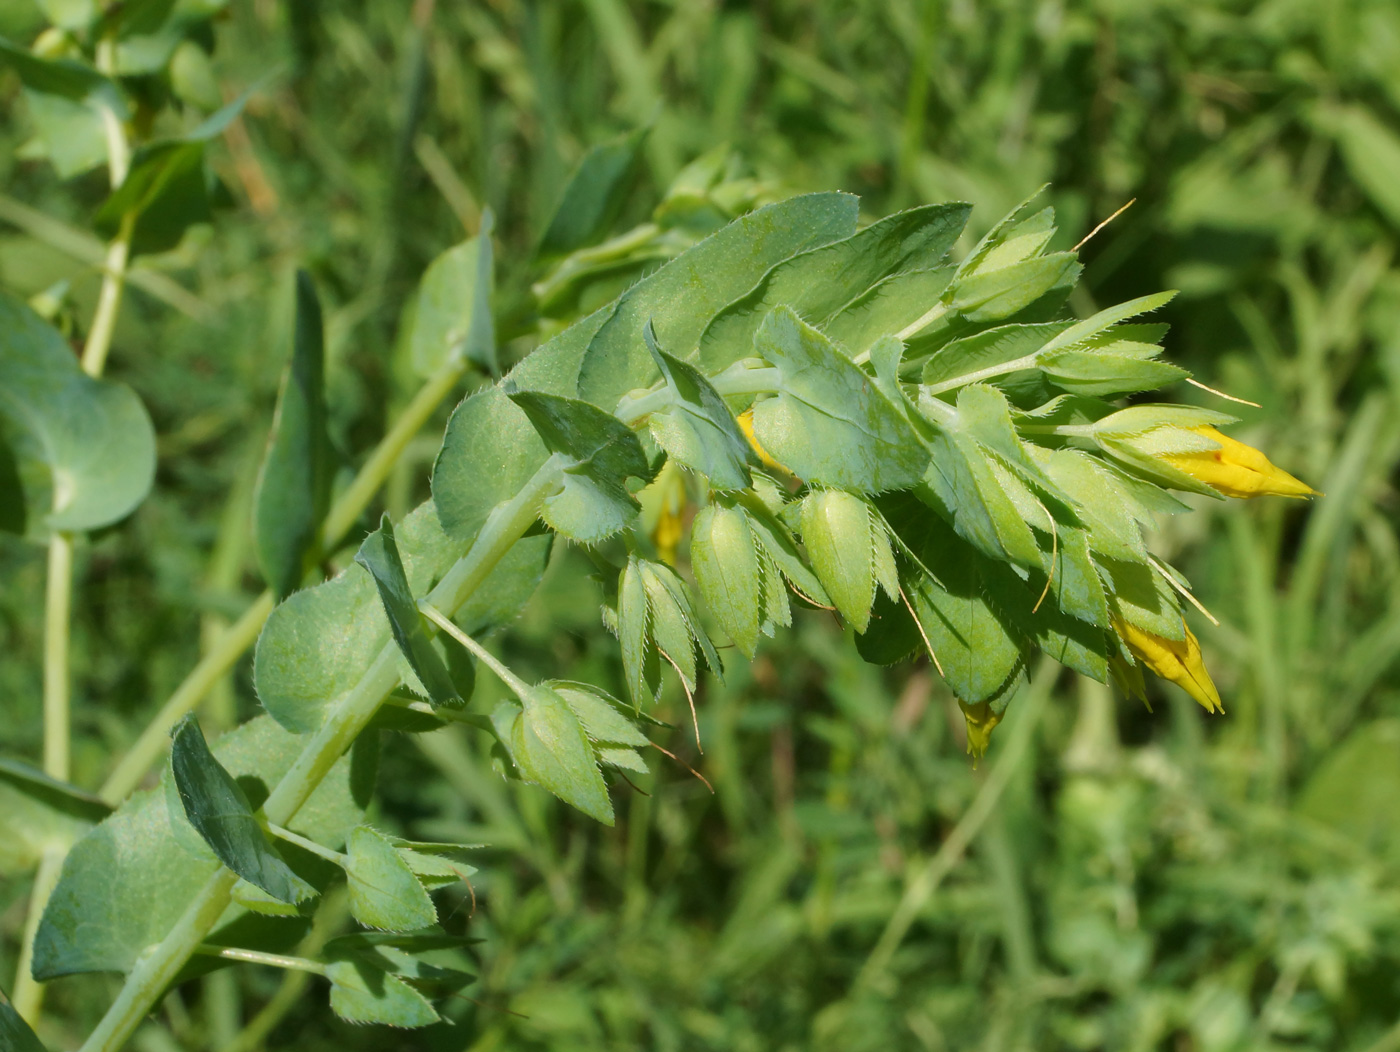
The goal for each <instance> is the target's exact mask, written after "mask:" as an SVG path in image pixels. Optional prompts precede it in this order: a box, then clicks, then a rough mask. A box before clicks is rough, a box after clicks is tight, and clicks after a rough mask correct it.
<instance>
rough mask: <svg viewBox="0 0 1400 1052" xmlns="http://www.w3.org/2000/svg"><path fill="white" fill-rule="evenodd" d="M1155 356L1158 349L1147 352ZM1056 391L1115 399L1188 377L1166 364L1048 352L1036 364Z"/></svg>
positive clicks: (1105, 355) (1118, 356)
mask: <svg viewBox="0 0 1400 1052" xmlns="http://www.w3.org/2000/svg"><path fill="white" fill-rule="evenodd" d="M1151 350H1152V352H1153V353H1155V352H1156V351H1157V350H1158V348H1155V347H1154V348H1151ZM1040 365H1041V368H1042V369H1043V370H1044V371H1045V375H1046V377H1048V378H1049V380H1050V382H1051V383H1053V384H1054V385H1055V386H1056V387H1058V388H1060V389H1061V390H1064V391H1069V392H1071V393H1073V394H1081V395H1097V396H1103V395H1116V394H1124V393H1126V392H1130V391H1151V390H1154V389H1155V388H1158V387H1165V386H1166V385H1167V384H1172V383H1176V382H1177V381H1178V380H1181V379H1183V378H1184V377H1187V376H1189V375H1190V373H1188V372H1187V371H1186V370H1185V369H1183V368H1181V367H1180V366H1177V365H1172V364H1170V363H1169V362H1158V361H1153V360H1152V359H1151V358H1148V357H1133V356H1130V355H1127V354H1123V353H1109V352H1104V351H1074V350H1067V351H1052V352H1050V353H1049V354H1046V355H1044V356H1043V357H1042V358H1041V361H1040Z"/></svg>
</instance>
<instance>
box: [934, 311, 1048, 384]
mask: <svg viewBox="0 0 1400 1052" xmlns="http://www.w3.org/2000/svg"><path fill="white" fill-rule="evenodd" d="M1067 328H1068V323H1067V322H1048V323H1041V324H1034V325H999V326H997V327H996V328H994V329H987V330H985V331H984V332H979V333H975V334H973V335H971V336H964V337H962V338H961V339H958V340H954V341H952V342H951V343H949V344H946V345H945V346H943V347H941V348H940V349H939V350H938V351H936V352H935V353H934V355H933V356H932V357H931V358H929V360H928V361H927V362H926V363H925V364H924V370H923V382H924V383H926V384H936V385H940V386H945V387H949V388H951V387H952V386H954V382H955V381H958V380H961V379H962V378H963V377H968V378H969V379H968V381H967V382H968V383H974V382H976V377H977V375H978V374H979V373H981V372H983V371H984V370H987V371H990V370H993V369H996V368H997V367H998V366H1004V365H1007V364H1009V363H1011V362H1016V361H1020V360H1021V359H1024V358H1029V357H1031V356H1032V355H1035V354H1037V353H1039V352H1040V350H1041V349H1042V348H1044V347H1045V346H1047V345H1048V344H1049V343H1050V341H1051V340H1053V339H1054V338H1055V337H1056V336H1058V335H1059V334H1060V333H1063V332H1065V331H1066V330H1067Z"/></svg>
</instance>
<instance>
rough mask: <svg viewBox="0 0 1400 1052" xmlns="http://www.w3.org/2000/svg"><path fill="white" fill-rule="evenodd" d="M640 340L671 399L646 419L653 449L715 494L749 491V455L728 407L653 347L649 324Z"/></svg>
mask: <svg viewBox="0 0 1400 1052" xmlns="http://www.w3.org/2000/svg"><path fill="white" fill-rule="evenodd" d="M642 335H643V337H644V338H645V340H646V344H647V348H648V349H649V350H650V351H651V354H652V358H653V359H655V361H656V365H657V368H659V369H660V370H661V376H662V378H663V379H664V380H665V383H666V390H667V391H668V392H669V393H670V396H671V401H670V404H669V405H668V406H667V407H666V408H664V409H661V410H659V411H657V412H655V413H652V414H651V415H650V416H649V417H648V419H647V424H648V426H649V427H650V428H651V435H652V437H653V438H654V439H656V443H657V445H659V446H660V447H661V448H662V449H664V450H666V452H667V454H668V455H669V456H670V457H671V459H672V460H674V461H676V462H677V463H678V464H683V465H685V466H686V467H688V468H690V469H691V470H693V471H698V472H699V473H700V474H701V475H704V476H705V478H706V479H708V480H709V482H710V485H712V486H714V487H715V488H717V489H747V488H748V487H749V485H750V484H751V483H752V481H753V480H752V478H751V477H750V475H749V467H748V460H749V459H750V457H752V456H753V453H752V451H751V449H750V447H749V444H748V442H747V441H746V440H745V439H744V434H743V432H742V431H740V430H739V425H738V423H737V422H736V421H735V419H734V414H733V413H731V412H730V411H729V406H728V405H726V404H725V401H724V399H723V398H721V397H720V395H719V393H718V392H717V391H716V390H715V389H714V388H713V387H712V386H711V385H710V382H709V381H708V380H707V379H705V377H704V376H703V375H702V374H701V373H700V372H699V370H697V369H695V368H694V367H693V366H691V365H687V364H686V363H685V362H683V361H681V360H680V359H678V358H672V357H671V356H670V355H669V354H667V353H666V352H665V351H663V350H661V349H660V348H659V347H657V345H656V335H655V332H654V331H653V329H652V326H651V322H649V321H648V322H647V324H646V328H645V330H644V331H643V334H642Z"/></svg>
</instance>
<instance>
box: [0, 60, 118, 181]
mask: <svg viewBox="0 0 1400 1052" xmlns="http://www.w3.org/2000/svg"><path fill="white" fill-rule="evenodd" d="M0 62H4V63H6V64H8V65H9V66H10V67H11V68H13V69H14V71H15V72H16V73H18V74H19V79H20V83H21V84H23V85H24V94H25V98H26V100H27V101H28V103H29V108H30V116H31V117H32V119H33V122H34V127H35V129H36V131H37V133H38V137H39V140H40V142H42V143H43V145H44V152H45V155H46V156H47V157H48V159H49V161H50V162H51V163H52V164H53V166H54V169H55V170H56V171H57V172H58V174H59V177H60V178H63V179H67V178H69V177H70V176H74V175H77V174H78V173H80V172H85V171H87V170H88V169H89V168H93V167H96V166H97V165H99V164H102V163H104V162H105V161H106V160H107V143H108V135H109V132H110V133H119V132H120V125H121V124H122V122H124V121H126V120H128V119H129V118H130V111H129V110H128V108H127V105H126V100H125V99H124V98H123V96H122V93H121V90H120V89H119V88H118V87H117V85H116V83H115V82H113V81H111V80H109V79H108V78H106V77H104V76H103V75H102V74H101V73H98V72H97V71H96V70H95V69H93V68H92V67H90V66H86V65H83V64H82V63H79V62H73V61H70V60H68V59H58V60H51V59H45V58H40V57H39V56H38V55H34V54H32V53H30V52H29V51H26V50H25V49H24V48H22V47H19V46H17V45H15V44H13V43H11V42H10V41H8V40H6V39H5V38H3V37H0Z"/></svg>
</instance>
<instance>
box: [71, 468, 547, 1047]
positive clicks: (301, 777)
mask: <svg viewBox="0 0 1400 1052" xmlns="http://www.w3.org/2000/svg"><path fill="white" fill-rule="evenodd" d="M561 475H562V464H561V463H560V461H559V459H558V458H556V457H551V458H550V459H549V460H548V461H546V462H545V464H544V465H543V466H542V467H541V468H540V469H539V471H537V472H536V473H535V475H534V477H533V478H532V479H530V481H529V482H528V483H526V485H525V486H524V488H523V489H521V490H520V492H519V493H517V494H516V495H515V496H514V497H512V498H511V499H510V500H508V501H506V502H505V503H503V504H501V505H499V506H497V508H496V509H495V510H494V511H493V512H492V513H491V514H490V516H489V517H488V518H487V520H486V523H485V524H484V525H483V526H482V528H481V532H480V533H479V534H478V535H477V537H476V540H475V541H474V542H473V544H472V546H471V548H470V549H469V550H468V552H467V553H466V555H465V556H464V557H463V558H462V559H460V560H459V561H458V562H457V564H456V565H455V566H454V567H453V568H452V570H450V571H449V572H448V573H447V575H446V576H445V577H444V578H443V579H442V580H441V581H440V582H439V583H438V585H437V587H436V588H434V589H433V590H432V592H430V593H429V595H428V597H427V599H426V600H425V602H426V603H427V604H429V605H431V606H433V607H436V608H437V609H439V610H444V611H449V612H450V611H454V610H456V609H457V608H458V607H459V606H461V605H462V603H464V602H466V600H467V599H468V598H470V597H471V595H472V593H473V592H475V591H476V589H477V588H478V587H479V586H480V585H481V583H482V582H483V581H484V580H485V579H486V577H487V576H488V575H489V574H490V573H491V571H492V570H493V569H494V568H495V566H496V564H497V563H499V562H500V561H501V559H502V558H503V557H504V556H505V555H506V553H507V552H509V551H510V549H511V547H512V546H513V545H514V544H515V542H516V541H518V540H519V539H520V538H521V537H523V536H524V535H525V533H526V531H527V530H529V529H530V527H531V526H532V525H533V524H534V522H535V518H536V516H537V515H538V513H539V508H540V504H541V502H542V501H543V500H544V498H545V497H546V496H548V495H549V494H550V493H552V492H553V491H554V490H556V489H557V488H558V486H559V484H560V478H561ZM398 668H399V652H398V648H397V646H396V645H395V644H394V643H393V642H392V641H390V642H388V643H385V644H384V646H383V648H382V649H381V650H380V651H379V655H378V656H377V657H376V658H375V659H374V663H373V664H372V665H370V667H369V669H367V670H366V672H365V674H364V676H363V677H361V679H360V681H359V683H357V684H356V685H355V687H354V689H353V690H351V691H350V693H349V694H347V695H346V696H345V698H344V699H343V700H342V701H341V702H340V703H339V704H338V705H337V706H336V707H335V709H333V710H332V711H331V713H330V715H329V717H328V718H327V719H326V722H325V723H324V724H322V726H321V728H320V730H318V731H317V732H316V733H315V734H314V735H312V736H311V740H310V741H309V742H307V744H306V747H305V748H304V749H303V750H302V752H301V755H300V756H298V757H297V759H296V762H295V763H293V764H292V767H291V769H290V770H289V771H288V772H287V773H286V774H285V775H284V776H283V777H282V780H281V781H280V782H278V783H277V786H276V788H274V789H273V790H272V794H271V795H270V796H269V797H268V798H267V802H266V803H265V804H264V805H263V813H264V815H265V816H266V818H267V821H268V822H269V823H271V824H273V825H286V824H287V822H288V821H290V820H291V818H292V817H293V816H294V815H295V814H296V812H297V810H298V809H299V808H300V807H301V806H302V804H304V803H305V802H306V800H307V798H308V797H309V796H310V795H311V794H312V792H314V791H315V789H316V787H317V786H318V785H320V784H321V780H322V779H324V778H325V776H326V775H327V773H329V771H330V769H331V767H333V766H334V765H335V763H336V761H337V760H339V759H340V757H341V756H342V755H343V754H344V753H345V751H346V750H347V749H348V748H349V747H350V745H351V744H352V743H353V742H354V740H355V738H356V737H357V736H358V735H359V734H360V732H361V731H363V730H364V729H365V726H366V725H367V724H368V723H369V721H370V720H371V719H372V718H373V716H374V714H375V712H376V711H378V709H379V706H380V704H381V703H382V702H383V701H384V698H385V697H386V696H387V695H388V694H389V692H390V691H392V690H393V689H394V688H395V687H396V686H398V683H399V673H398ZM237 880H238V878H237V877H236V876H235V875H234V874H233V872H232V871H230V870H228V869H223V868H220V869H219V871H218V872H217V873H215V874H214V875H213V876H211V877H210V878H209V880H208V881H206V882H205V885H204V887H203V888H201V889H200V891H199V893H198V894H197V895H196V896H195V898H194V900H193V901H192V902H191V903H190V905H189V906H188V907H187V908H186V910H185V913H184V915H183V916H182V917H181V918H180V920H179V921H178V922H177V923H176V924H175V926H174V927H173V928H172V929H171V930H170V932H169V933H168V934H167V935H166V937H165V938H164V939H163V940H161V942H160V943H159V944H158V945H156V946H155V947H153V948H151V950H149V951H148V952H147V953H146V955H145V956H144V957H142V958H141V960H140V961H139V962H138V963H137V965H136V967H135V968H133V969H132V970H131V973H130V974H129V975H128V976H127V979H126V983H125V985H124V986H123V987H122V990H121V993H119V994H118V995H117V999H116V1001H114V1002H113V1003H112V1006H111V1008H109V1009H108V1011H107V1014H106V1015H105V1016H103V1018H102V1021H101V1022H100V1023H98V1025H97V1027H96V1029H95V1030H93V1032H92V1033H91V1034H90V1035H89V1036H88V1039H87V1041H86V1042H84V1044H83V1046H82V1049H81V1052H116V1050H117V1049H118V1048H120V1047H121V1046H122V1045H123V1044H124V1043H125V1041H126V1040H127V1038H129V1037H130V1036H131V1034H132V1033H133V1032H134V1031H135V1029H136V1028H137V1026H139V1025H140V1023H141V1021H142V1020H143V1019H144V1018H145V1017H146V1015H147V1013H149V1012H150V1010H151V1008H152V1007H153V1006H154V1005H155V1003H156V1000H157V999H158V998H159V997H160V996H161V994H162V993H163V992H164V990H165V989H166V987H167V986H169V985H170V983H171V982H172V981H173V980H174V978H175V976H176V975H178V974H179V972H180V969H181V968H183V967H184V965H185V962H186V961H187V960H189V958H190V956H191V955H192V954H194V953H196V952H198V951H199V948H200V946H201V944H202V943H203V941H204V939H205V937H206V936H207V935H208V934H209V931H210V930H211V929H212V928H213V927H214V925H215V924H216V923H217V922H218V919H219V917H220V916H221V915H222V914H223V912H224V910H225V909H227V908H228V904H229V902H230V893H231V892H232V890H233V885H234V884H235V883H236V882H237Z"/></svg>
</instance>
